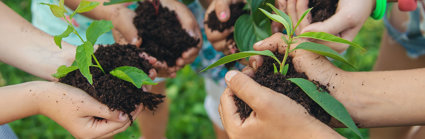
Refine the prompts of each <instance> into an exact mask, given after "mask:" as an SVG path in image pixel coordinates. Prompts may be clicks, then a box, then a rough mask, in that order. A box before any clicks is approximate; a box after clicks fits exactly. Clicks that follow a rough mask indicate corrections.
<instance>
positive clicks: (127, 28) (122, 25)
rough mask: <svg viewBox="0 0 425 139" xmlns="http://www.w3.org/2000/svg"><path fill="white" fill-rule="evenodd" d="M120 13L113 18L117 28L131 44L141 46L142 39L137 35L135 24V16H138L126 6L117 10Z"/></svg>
mask: <svg viewBox="0 0 425 139" xmlns="http://www.w3.org/2000/svg"><path fill="white" fill-rule="evenodd" d="M117 11H118V12H119V13H118V14H119V15H117V17H116V18H117V19H116V20H113V22H114V25H115V28H116V29H117V30H118V31H119V32H120V33H121V34H122V36H123V37H124V38H125V39H126V40H127V42H129V43H130V44H133V45H136V46H140V44H141V41H142V39H141V38H139V37H138V35H137V29H136V27H135V26H134V24H133V18H134V17H135V16H136V13H134V11H132V10H130V9H127V8H125V7H123V8H121V9H120V10H117Z"/></svg>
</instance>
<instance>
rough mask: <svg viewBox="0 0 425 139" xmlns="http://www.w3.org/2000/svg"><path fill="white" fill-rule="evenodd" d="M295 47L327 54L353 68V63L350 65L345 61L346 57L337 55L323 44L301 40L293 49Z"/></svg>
mask: <svg viewBox="0 0 425 139" xmlns="http://www.w3.org/2000/svg"><path fill="white" fill-rule="evenodd" d="M296 49H304V50H307V51H311V52H313V53H316V54H319V55H323V56H327V57H330V58H333V59H335V60H338V61H341V62H343V63H345V64H347V65H349V66H351V67H353V68H355V67H354V66H353V65H351V64H350V63H349V62H348V61H347V59H345V58H344V57H342V56H341V55H339V54H338V52H336V51H335V50H333V49H331V48H329V47H328V46H326V45H323V44H318V43H313V42H303V43H301V44H299V45H298V46H297V47H295V49H294V50H296Z"/></svg>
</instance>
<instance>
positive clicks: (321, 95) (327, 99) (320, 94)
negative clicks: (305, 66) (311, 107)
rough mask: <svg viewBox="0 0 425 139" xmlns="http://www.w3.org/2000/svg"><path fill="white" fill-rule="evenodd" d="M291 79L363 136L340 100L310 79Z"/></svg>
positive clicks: (333, 114)
mask: <svg viewBox="0 0 425 139" xmlns="http://www.w3.org/2000/svg"><path fill="white" fill-rule="evenodd" d="M288 80H289V81H291V82H293V83H295V84H296V85H298V86H299V87H300V88H301V89H302V90H303V91H304V92H305V93H306V94H307V95H308V96H309V97H310V98H311V99H313V100H314V102H316V103H317V104H319V105H320V107H322V108H323V109H324V110H325V111H326V112H327V113H328V114H329V115H331V116H332V117H334V118H335V119H337V120H338V121H340V122H341V123H343V124H344V125H345V126H347V127H348V128H349V129H351V130H352V131H353V132H354V133H355V134H357V135H358V136H359V137H360V138H363V136H362V135H361V133H360V131H359V129H358V128H357V126H356V124H355V123H354V121H353V119H352V118H351V117H350V114H349V113H348V111H347V110H346V109H345V107H344V105H342V104H341V103H340V102H339V101H338V100H336V99H335V98H334V97H332V96H331V95H329V93H327V92H326V91H322V90H321V89H319V88H317V86H316V85H315V84H314V83H312V82H311V81H309V80H306V79H303V78H290V79H288Z"/></svg>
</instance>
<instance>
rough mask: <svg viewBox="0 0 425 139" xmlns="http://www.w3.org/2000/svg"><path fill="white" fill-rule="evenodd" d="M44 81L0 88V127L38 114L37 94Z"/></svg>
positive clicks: (41, 88)
mask: <svg viewBox="0 0 425 139" xmlns="http://www.w3.org/2000/svg"><path fill="white" fill-rule="evenodd" d="M43 83H44V81H35V82H28V83H22V84H18V85H10V86H5V87H0V99H1V100H0V111H1V112H0V113H1V114H0V125H1V124H5V123H8V122H12V121H14V120H17V119H21V118H25V117H28V116H31V115H36V114H38V113H39V108H38V104H37V102H36V101H37V99H34V98H35V96H36V95H37V93H39V92H41V91H42V90H43V87H41V86H42V84H43Z"/></svg>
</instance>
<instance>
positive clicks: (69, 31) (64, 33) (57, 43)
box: [54, 25, 74, 49]
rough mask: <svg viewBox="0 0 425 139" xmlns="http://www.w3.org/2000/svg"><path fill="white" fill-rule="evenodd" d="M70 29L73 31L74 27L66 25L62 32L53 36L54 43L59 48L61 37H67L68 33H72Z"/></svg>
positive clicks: (60, 46)
mask: <svg viewBox="0 0 425 139" xmlns="http://www.w3.org/2000/svg"><path fill="white" fill-rule="evenodd" d="M72 31H74V29H73V28H72V26H69V25H68V28H66V30H65V31H64V32H63V33H62V34H59V35H56V36H55V37H54V40H55V43H56V45H57V46H58V47H59V48H61V49H62V39H63V38H66V37H68V36H69V34H71V33H72Z"/></svg>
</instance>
